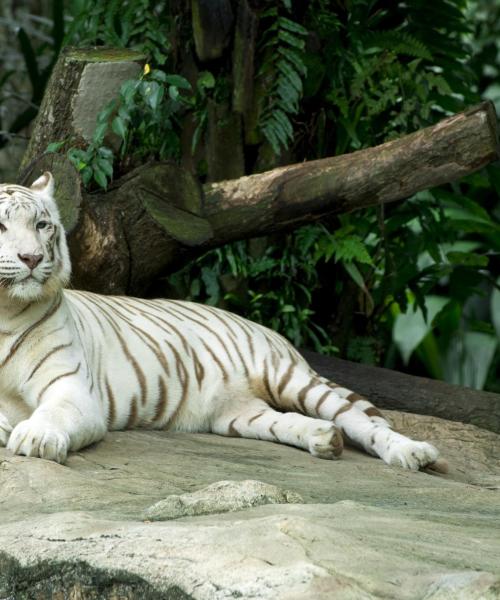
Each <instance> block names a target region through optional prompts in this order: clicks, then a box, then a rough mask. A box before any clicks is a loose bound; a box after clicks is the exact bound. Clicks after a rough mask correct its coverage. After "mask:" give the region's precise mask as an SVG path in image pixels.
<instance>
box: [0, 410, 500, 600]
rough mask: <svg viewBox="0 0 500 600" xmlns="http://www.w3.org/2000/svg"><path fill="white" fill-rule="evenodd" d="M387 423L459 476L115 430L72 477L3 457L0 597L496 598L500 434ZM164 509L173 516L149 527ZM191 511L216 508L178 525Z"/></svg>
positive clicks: (71, 463) (410, 418)
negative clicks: (429, 446) (157, 508)
mask: <svg viewBox="0 0 500 600" xmlns="http://www.w3.org/2000/svg"><path fill="white" fill-rule="evenodd" d="M391 416H392V418H393V420H394V421H395V423H396V425H397V426H398V428H399V429H400V430H402V431H405V432H407V433H410V434H412V435H413V436H414V437H415V438H421V439H428V440H429V441H431V442H432V443H434V444H435V445H437V446H438V447H439V448H440V450H441V451H442V453H443V455H444V456H445V457H446V458H447V459H448V461H449V463H450V472H449V473H448V474H447V475H436V474H430V473H425V472H419V473H413V472H407V471H403V470H400V469H395V468H391V467H388V466H387V465H385V464H383V463H382V462H381V461H380V460H377V459H374V458H371V457H369V456H366V455H364V454H362V453H361V452H357V451H355V450H346V451H345V452H344V454H343V456H342V459H341V460H339V461H335V462H332V461H322V460H319V459H316V458H314V457H312V456H310V455H309V454H307V453H306V452H303V451H301V450H297V449H295V448H289V447H286V446H282V445H278V444H272V443H267V442H261V441H253V440H244V439H235V438H222V437H217V436H214V435H208V434H180V433H169V432H151V431H131V432H118V433H113V434H109V435H108V436H107V437H106V439H105V440H104V441H103V442H101V443H100V444H97V445H95V446H93V447H91V448H88V449H87V450H84V451H82V452H78V453H75V454H72V455H70V458H69V460H68V463H67V465H65V466H61V465H58V464H55V463H51V462H47V461H43V460H39V459H31V458H24V457H13V456H12V455H11V454H10V453H9V452H8V451H6V450H5V449H0V490H1V493H0V519H1V526H0V599H6V598H9V600H10V599H12V600H24V599H28V598H29V599H31V598H33V599H37V600H38V599H46V598H47V599H49V598H56V599H58V600H59V599H61V600H62V599H66V598H68V599H70V598H71V599H72V600H73V599H74V600H76V599H85V600H86V599H94V598H95V599H101V598H105V599H107V598H110V599H111V598H113V599H116V600H117V599H125V598H127V599H129V598H130V599H132V598H140V599H146V600H147V599H160V598H161V599H163V598H168V599H170V598H171V599H177V598H179V599H186V598H194V599H197V600H205V599H206V600H212V599H215V600H217V599H223V598H224V599H225V598H238V597H239V598H245V599H246V598H254V599H264V600H265V599H277V598H278V599H281V598H283V599H284V600H299V599H302V598H304V599H306V598H307V599H309V598H314V599H319V600H326V599H331V598H340V599H347V600H350V599H353V600H357V599H361V600H364V599H370V600H371V599H381V598H394V599H399V598H402V599H408V600H410V599H411V600H413V599H419V600H420V599H425V600H445V599H446V600H448V599H453V600H455V599H463V600H483V599H485V600H489V599H495V598H500V437H499V436H498V435H495V434H493V433H490V432H487V431H484V430H480V429H477V428H475V427H474V426H470V425H469V426H466V425H461V424H459V423H453V422H448V421H444V420H441V419H437V418H431V417H421V416H416V415H408V414H400V413H392V414H391ZM246 480H253V482H254V483H252V484H249V483H247V482H246ZM216 482H219V483H216ZM228 482H233V483H228ZM259 482H261V483H259ZM214 484H216V485H214ZM268 486H269V487H268ZM207 490H208V491H207ZM283 490H289V491H290V492H291V493H292V495H291V496H287V494H288V492H286V493H285V492H283ZM280 494H282V495H281V496H280ZM295 494H298V495H300V496H301V497H302V499H303V503H285V504H265V505H261V506H251V507H249V508H245V506H246V505H247V504H251V503H252V502H255V501H256V499H258V498H260V497H266V498H268V499H269V498H274V499H276V498H282V499H283V495H284V496H285V498H284V499H285V500H286V498H288V502H290V500H299V498H297V497H296V496H295ZM169 497H170V499H169ZM172 497H174V498H173V499H172ZM179 498H181V500H180V501H179ZM165 501H166V504H167V506H170V510H171V512H170V513H168V514H167V517H168V518H169V519H171V518H172V515H174V516H175V517H177V518H175V520H167V521H154V522H151V520H150V519H146V516H147V514H148V513H147V512H145V511H147V510H148V509H151V507H153V506H154V505H155V504H156V503H159V502H160V503H162V502H165ZM214 501H215V505H216V506H214ZM179 502H180V504H179ZM169 503H170V504H169ZM238 503H241V504H240V505H238ZM164 505H165V504H164ZM179 505H181V509H179V508H175V509H174V510H173V511H172V506H174V507H178V506H179ZM193 506H195V507H198V508H199V507H200V506H201V508H202V509H203V511H205V512H207V509H210V510H212V509H214V507H215V508H216V509H217V511H219V512H217V514H205V515H198V516H180V513H182V511H183V510H184V511H186V510H187V512H184V513H183V514H184V515H186V514H191V513H190V511H195V510H198V508H195V509H193ZM186 507H188V508H187V509H186ZM176 510H177V512H175V511H176ZM179 510H180V513H179ZM221 511H222V512H221Z"/></svg>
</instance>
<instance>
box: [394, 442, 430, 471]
mask: <svg viewBox="0 0 500 600" xmlns="http://www.w3.org/2000/svg"><path fill="white" fill-rule="evenodd" d="M438 456H439V452H438V451H437V450H436V448H434V446H432V445H431V444H428V443H427V442H415V441H414V440H410V439H405V440H398V441H396V442H393V443H392V444H391V446H390V448H389V450H388V452H387V454H386V455H385V456H384V457H383V459H384V461H385V462H386V463H387V464H389V465H395V466H398V467H404V468H405V469H411V470H412V471H417V470H418V469H422V468H424V467H427V466H428V465H432V464H433V463H435V462H436V460H437V459H438Z"/></svg>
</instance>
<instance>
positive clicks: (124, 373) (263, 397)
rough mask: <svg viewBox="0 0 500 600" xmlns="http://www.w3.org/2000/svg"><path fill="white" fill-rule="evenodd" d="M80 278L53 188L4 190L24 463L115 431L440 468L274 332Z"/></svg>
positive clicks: (13, 385) (8, 322)
mask: <svg viewBox="0 0 500 600" xmlns="http://www.w3.org/2000/svg"><path fill="white" fill-rule="evenodd" d="M69 277H70V259H69V254H68V248H67V245H66V239H65V235H64V231H63V228H62V226H61V222H60V218H59V214H58V211H57V208H56V204H55V202H54V199H53V178H52V175H51V174H50V173H44V174H43V175H42V176H41V177H40V178H39V179H37V181H35V183H34V184H33V185H32V186H31V188H25V187H22V186H18V185H0V315H1V321H0V390H1V394H0V445H4V446H5V445H7V448H8V449H10V450H11V451H12V452H13V453H15V454H24V455H26V456H38V457H41V458H46V459H51V460H55V461H57V462H60V463H62V462H64V461H65V460H66V457H67V453H68V451H69V450H78V449H79V448H83V447H84V446H87V445H89V444H91V443H93V442H96V441H98V440H100V439H102V438H103V436H104V435H105V433H106V431H107V430H116V429H127V428H130V427H149V428H155V429H169V430H177V431H191V432H213V433H217V434H220V435H229V436H241V437H246V438H257V439H261V440H269V441H275V442H281V443H284V444H290V445H293V446H298V447H300V448H304V449H306V450H309V452H311V454H313V455H314V456H318V457H320V458H329V459H333V458H337V457H339V456H340V454H341V452H342V448H343V437H344V438H345V439H346V440H348V441H349V442H350V443H353V444H355V445H357V446H360V447H361V448H364V450H366V451H367V452H369V453H370V454H373V455H376V456H379V457H381V458H382V459H383V460H384V461H385V462H386V463H388V464H392V465H399V466H402V467H406V468H409V469H418V468H422V467H425V466H431V467H432V466H433V464H434V463H435V462H436V460H437V458H438V452H437V450H436V449H435V448H434V447H433V446H431V445H430V444H428V443H426V442H416V441H413V440H410V439H409V438H407V437H405V436H403V435H400V434H399V433H396V432H394V431H392V430H391V428H390V426H389V423H388V422H387V421H386V420H385V419H384V418H383V416H382V415H381V413H380V412H379V411H378V410H377V409H376V408H375V407H374V406H373V405H372V404H371V403H370V402H368V401H367V400H366V399H364V398H362V397H361V396H359V395H357V394H355V393H353V392H351V391H350V390H348V389H346V388H344V387H341V386H338V385H336V384H334V383H332V382H330V381H328V380H326V379H325V378H322V377H320V376H319V375H318V374H317V373H315V372H314V371H313V370H312V369H311V368H310V367H309V365H308V364H307V363H306V362H305V360H304V359H303V358H302V357H301V356H300V355H299V354H298V352H296V350H295V349H294V348H293V347H292V346H291V345H290V344H289V343H288V342H287V341H286V340H285V339H284V338H282V337H281V336H280V335H278V334H277V333H275V332H273V331H271V330H269V329H266V328H265V327H262V326H260V325H257V324H255V323H251V322H250V321H247V320H245V319H243V318H241V317H239V316H237V315H234V314H230V313H227V312H225V311H222V310H219V309H215V308H212V307H209V306H202V305H198V304H193V303H191V302H181V301H174V300H170V301H167V300H140V299H136V298H126V297H111V296H100V295H97V294H92V293H86V292H78V291H72V290H71V291H70V290H63V287H64V285H65V284H66V283H67V282H68V280H69Z"/></svg>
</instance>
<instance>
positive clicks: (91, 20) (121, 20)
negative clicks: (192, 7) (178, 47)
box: [65, 0, 173, 65]
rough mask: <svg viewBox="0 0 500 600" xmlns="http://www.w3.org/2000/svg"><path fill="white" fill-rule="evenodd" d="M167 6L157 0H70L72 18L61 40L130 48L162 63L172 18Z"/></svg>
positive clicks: (85, 44)
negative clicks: (97, 0)
mask: <svg viewBox="0 0 500 600" xmlns="http://www.w3.org/2000/svg"><path fill="white" fill-rule="evenodd" d="M167 8H168V6H167V2H165V1H163V2H162V1H161V0H160V1H156V0H154V1H153V0H100V1H99V2H96V1H95V0H72V2H70V3H69V13H70V14H69V16H70V17H72V21H71V25H70V27H69V28H68V31H67V33H66V38H65V41H66V43H71V44H74V45H78V46H101V45H103V46H113V47H116V48H132V49H135V50H139V51H141V52H144V53H145V54H146V56H147V58H148V60H150V61H153V62H154V63H156V64H157V65H163V64H164V63H165V61H166V60H167V56H168V53H169V50H170V42H169V40H168V37H167V35H166V32H167V31H169V29H170V26H171V21H172V20H173V18H172V17H170V16H169V13H168V12H167Z"/></svg>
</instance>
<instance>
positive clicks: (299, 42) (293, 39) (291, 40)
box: [278, 29, 306, 50]
mask: <svg viewBox="0 0 500 600" xmlns="http://www.w3.org/2000/svg"><path fill="white" fill-rule="evenodd" d="M278 38H279V39H280V40H281V41H282V42H286V43H287V44H289V45H290V46H292V47H293V48H298V49H299V50H303V49H304V47H305V45H306V43H305V42H304V40H303V39H301V38H300V37H297V36H295V35H292V34H291V33H289V32H288V31H285V30H283V29H280V31H279V32H278Z"/></svg>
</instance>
